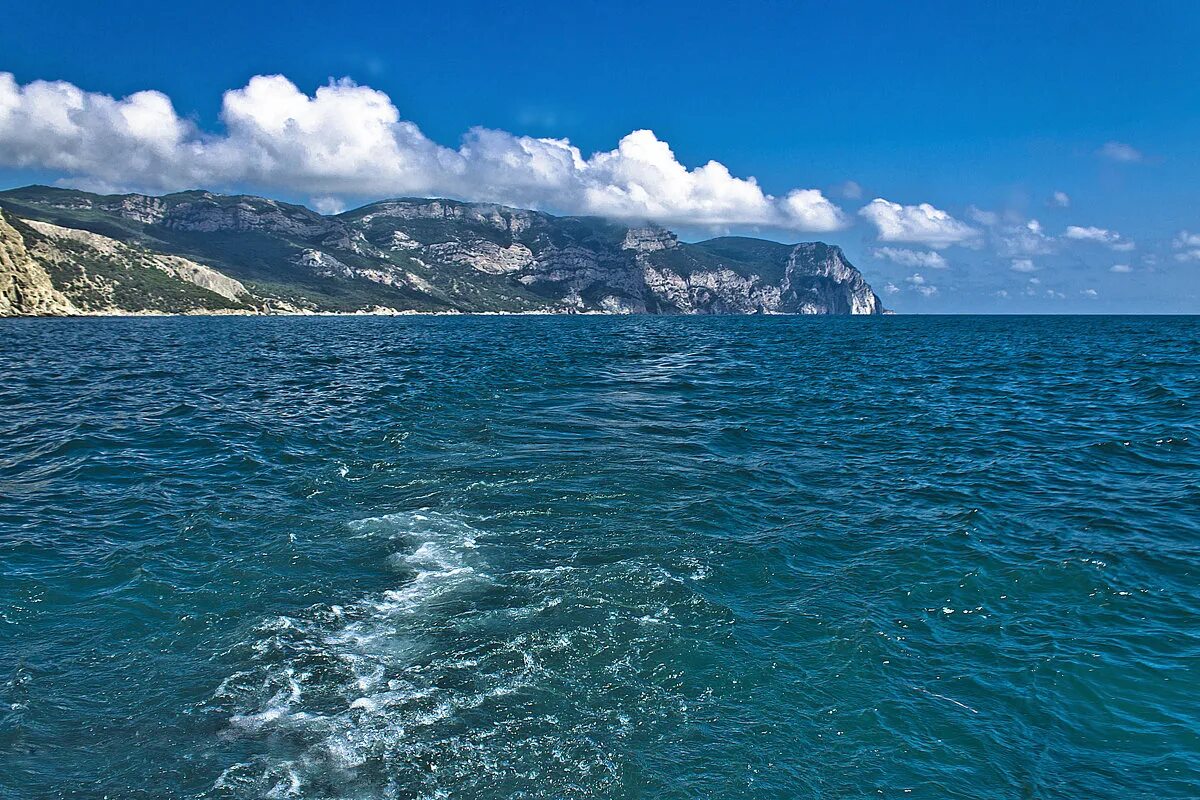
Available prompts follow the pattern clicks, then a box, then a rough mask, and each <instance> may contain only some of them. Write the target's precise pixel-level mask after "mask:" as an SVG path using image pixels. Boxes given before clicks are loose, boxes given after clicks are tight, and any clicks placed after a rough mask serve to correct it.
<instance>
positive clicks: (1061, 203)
mask: <svg viewBox="0 0 1200 800" xmlns="http://www.w3.org/2000/svg"><path fill="white" fill-rule="evenodd" d="M1050 205H1052V206H1056V207H1057V208H1070V207H1071V196H1070V195H1069V194H1067V193H1066V192H1055V193H1054V194H1052V195H1050Z"/></svg>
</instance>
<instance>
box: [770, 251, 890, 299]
mask: <svg viewBox="0 0 1200 800" xmlns="http://www.w3.org/2000/svg"><path fill="white" fill-rule="evenodd" d="M780 294H781V302H782V306H783V310H784V311H786V312H788V313H793V314H882V313H883V304H882V303H880V302H879V298H878V297H876V296H875V293H874V292H873V291H872V290H871V287H870V286H869V285H868V284H867V282H866V280H864V279H863V276H862V274H861V273H860V272H859V271H858V270H857V269H855V268H854V267H852V266H851V265H850V264H849V262H847V261H846V257H845V254H843V253H842V249H841V248H840V247H833V246H830V245H827V244H823V243H821V242H808V243H805V244H798V245H796V247H795V248H794V249H793V250H792V253H791V255H790V256H789V258H788V264H787V272H786V274H785V275H784V278H783V282H782V284H781V285H780Z"/></svg>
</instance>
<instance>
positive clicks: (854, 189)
mask: <svg viewBox="0 0 1200 800" xmlns="http://www.w3.org/2000/svg"><path fill="white" fill-rule="evenodd" d="M838 194H840V195H841V196H842V197H844V198H846V199H847V200H858V199H859V198H860V197H862V195H863V190H862V187H861V186H859V185H858V184H857V183H855V182H854V181H846V182H845V183H843V184H842V185H841V186H839V187H838Z"/></svg>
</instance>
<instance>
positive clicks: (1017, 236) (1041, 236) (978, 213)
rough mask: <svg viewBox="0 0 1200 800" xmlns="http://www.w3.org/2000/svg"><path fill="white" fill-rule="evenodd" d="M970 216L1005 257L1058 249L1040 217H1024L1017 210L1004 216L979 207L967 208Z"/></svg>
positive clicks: (1035, 254)
mask: <svg viewBox="0 0 1200 800" xmlns="http://www.w3.org/2000/svg"><path fill="white" fill-rule="evenodd" d="M967 216H968V217H970V218H971V220H972V221H974V222H975V223H977V224H979V225H982V226H983V228H984V230H985V232H986V234H987V237H988V240H989V243H990V244H991V246H992V247H993V248H994V249H995V250H996V252H997V253H998V254H999V255H1001V256H1006V257H1014V256H1042V255H1047V254H1049V253H1053V252H1054V251H1055V249H1056V246H1057V242H1056V241H1055V239H1054V237H1053V236H1048V235H1046V232H1045V230H1044V229H1043V228H1042V223H1040V222H1038V221H1037V220H1036V219H1024V218H1022V217H1021V216H1020V215H1018V214H1016V213H1015V212H1008V213H1006V214H1004V215H1003V216H1002V215H1000V214H998V213H996V212H995V211H984V210H982V209H979V208H976V207H975V206H971V207H970V208H968V209H967Z"/></svg>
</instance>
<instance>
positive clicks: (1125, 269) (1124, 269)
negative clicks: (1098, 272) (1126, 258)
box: [1108, 264, 1133, 274]
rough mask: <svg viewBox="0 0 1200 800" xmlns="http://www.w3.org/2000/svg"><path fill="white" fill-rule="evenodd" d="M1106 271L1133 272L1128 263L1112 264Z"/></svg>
mask: <svg viewBox="0 0 1200 800" xmlns="http://www.w3.org/2000/svg"><path fill="white" fill-rule="evenodd" d="M1108 271H1109V272H1116V273H1118V274H1124V273H1127V272H1133V267H1131V266H1129V265H1128V264H1113V265H1112V266H1111V267H1109V268H1108Z"/></svg>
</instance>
